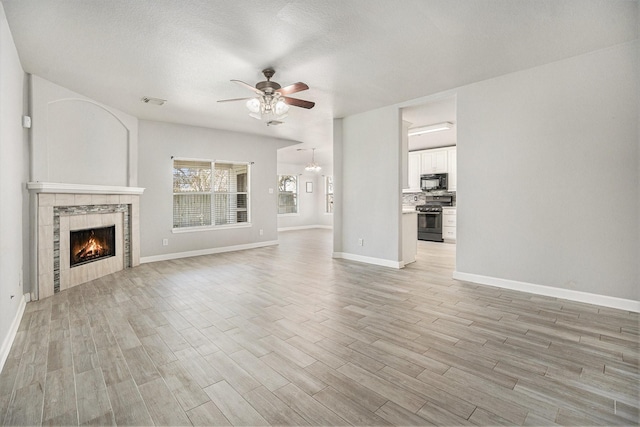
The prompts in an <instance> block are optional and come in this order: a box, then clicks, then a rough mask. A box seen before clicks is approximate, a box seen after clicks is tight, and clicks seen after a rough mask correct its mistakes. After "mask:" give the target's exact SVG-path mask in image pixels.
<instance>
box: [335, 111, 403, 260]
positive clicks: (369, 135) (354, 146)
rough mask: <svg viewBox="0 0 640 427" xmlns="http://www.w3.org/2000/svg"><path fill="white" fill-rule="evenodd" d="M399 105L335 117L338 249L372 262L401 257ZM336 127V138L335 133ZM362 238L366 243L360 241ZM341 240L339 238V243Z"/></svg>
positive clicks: (344, 255)
mask: <svg viewBox="0 0 640 427" xmlns="http://www.w3.org/2000/svg"><path fill="white" fill-rule="evenodd" d="M400 123H401V118H400V110H399V108H398V107H397V106H391V107H385V108H380V109H377V110H373V111H369V112H366V113H362V114H357V115H353V116H348V117H345V118H344V119H342V120H341V124H340V122H338V123H336V122H335V121H334V127H336V131H337V132H340V131H339V128H340V126H341V127H342V129H341V132H340V134H339V135H337V138H336V139H334V150H335V152H334V159H335V158H336V156H339V155H340V154H341V164H338V165H336V164H334V171H335V174H334V175H335V176H336V183H338V185H337V186H340V190H337V189H336V198H337V200H336V204H337V203H338V200H339V202H340V208H339V209H338V207H337V206H336V211H335V212H334V251H335V252H338V253H341V254H342V256H343V257H346V258H351V259H353V258H354V257H355V258H358V257H366V258H369V259H370V261H371V262H373V263H382V264H385V261H388V262H390V263H397V262H399V261H400V260H401V251H400V248H401V243H402V242H401V238H400V230H401V222H400V220H401V216H400V215H401V214H400V210H401V196H402V193H401V177H400V175H401V171H400V169H401V168H400V164H401V162H400V151H401V150H400V148H401V147H400V131H401V126H400ZM336 131H334V138H335V136H336ZM359 239H363V241H364V244H363V246H359V242H358V241H359ZM337 240H340V241H339V242H336V241H337Z"/></svg>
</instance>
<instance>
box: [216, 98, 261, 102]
mask: <svg viewBox="0 0 640 427" xmlns="http://www.w3.org/2000/svg"><path fill="white" fill-rule="evenodd" d="M249 99H253V98H233V99H220V100H219V101H218V102H232V101H248V100H249Z"/></svg>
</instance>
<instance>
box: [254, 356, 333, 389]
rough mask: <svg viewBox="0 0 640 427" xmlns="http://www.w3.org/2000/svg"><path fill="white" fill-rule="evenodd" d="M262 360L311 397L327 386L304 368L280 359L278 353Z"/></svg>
mask: <svg viewBox="0 0 640 427" xmlns="http://www.w3.org/2000/svg"><path fill="white" fill-rule="evenodd" d="M260 360H261V361H263V362H264V363H266V364H267V365H269V366H270V367H271V368H272V369H273V370H274V371H276V372H277V373H279V374H280V375H282V376H283V377H284V378H286V379H287V380H289V381H290V382H292V383H293V384H295V385H297V386H298V387H299V388H301V389H302V390H304V391H305V392H306V393H308V394H310V395H311V394H314V393H317V392H319V391H320V390H322V389H323V388H325V387H326V386H327V385H326V384H325V383H324V382H322V381H321V380H319V379H318V378H316V377H315V376H313V375H311V374H310V373H309V372H307V371H306V370H304V369H303V368H301V367H299V366H298V365H296V364H295V363H293V362H291V361H289V360H288V359H284V358H282V357H280V356H279V355H278V354H276V353H269V354H267V355H266V356H262V357H261V358H260Z"/></svg>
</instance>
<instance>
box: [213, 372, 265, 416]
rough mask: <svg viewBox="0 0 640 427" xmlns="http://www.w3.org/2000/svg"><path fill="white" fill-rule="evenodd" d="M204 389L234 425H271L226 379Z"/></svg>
mask: <svg viewBox="0 0 640 427" xmlns="http://www.w3.org/2000/svg"><path fill="white" fill-rule="evenodd" d="M204 391H205V392H206V393H207V394H208V395H209V398H210V399H211V401H212V402H213V403H215V405H216V406H217V407H218V408H220V411H221V412H222V413H223V414H224V416H225V418H227V419H228V420H229V421H230V422H231V424H232V425H250V426H264V425H269V422H268V421H267V420H265V419H264V418H263V417H262V416H261V415H260V414H259V413H258V412H257V411H256V410H255V409H254V408H253V406H251V404H250V403H249V402H247V401H246V400H245V399H244V398H243V397H242V396H241V395H240V394H239V393H238V392H237V391H235V390H234V389H233V387H231V386H230V385H229V384H228V383H227V382H226V381H220V382H217V383H215V384H212V385H210V386H208V387H206V388H205V389H204Z"/></svg>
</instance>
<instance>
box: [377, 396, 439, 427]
mask: <svg viewBox="0 0 640 427" xmlns="http://www.w3.org/2000/svg"><path fill="white" fill-rule="evenodd" d="M375 413H376V415H378V416H379V417H380V418H384V419H385V420H386V421H388V422H389V423H390V424H392V425H395V426H426V425H429V426H432V425H436V424H433V423H430V422H429V421H427V420H425V419H424V418H422V417H420V416H418V415H416V414H414V413H413V412H411V411H407V410H406V409H405V408H403V407H402V406H400V405H398V404H396V403H393V402H391V401H388V402H387V403H385V404H384V405H382V406H381V407H380V408H379V409H378V410H376V412H375Z"/></svg>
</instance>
